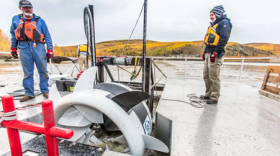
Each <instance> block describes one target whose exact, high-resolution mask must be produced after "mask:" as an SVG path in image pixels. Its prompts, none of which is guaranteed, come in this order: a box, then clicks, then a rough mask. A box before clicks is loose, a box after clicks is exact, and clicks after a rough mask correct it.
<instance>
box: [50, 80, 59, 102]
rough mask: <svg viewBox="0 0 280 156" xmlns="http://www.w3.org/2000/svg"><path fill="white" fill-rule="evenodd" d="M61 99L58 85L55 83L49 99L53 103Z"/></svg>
mask: <svg viewBox="0 0 280 156" xmlns="http://www.w3.org/2000/svg"><path fill="white" fill-rule="evenodd" d="M60 98H61V96H60V94H59V92H58V90H57V87H56V84H55V83H54V84H53V85H52V86H51V88H50V91H49V99H50V100H52V101H53V103H55V102H56V101H58V100H59V99H60Z"/></svg>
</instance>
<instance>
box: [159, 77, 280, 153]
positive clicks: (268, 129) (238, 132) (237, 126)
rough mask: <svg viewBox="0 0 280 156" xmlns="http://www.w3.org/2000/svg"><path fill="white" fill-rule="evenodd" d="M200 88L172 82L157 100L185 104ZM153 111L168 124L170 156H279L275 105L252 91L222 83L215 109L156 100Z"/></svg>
mask: <svg viewBox="0 0 280 156" xmlns="http://www.w3.org/2000/svg"><path fill="white" fill-rule="evenodd" d="M204 88H205V87H204V82H203V81H202V80H201V81H198V80H186V81H183V80H176V81H175V80H173V81H169V82H168V83H167V84H166V86H165V88H164V92H163V94H162V98H164V99H176V100H184V101H188V97H186V95H187V94H190V93H196V95H202V94H204ZM156 112H157V113H160V114H161V115H163V116H165V117H167V118H169V119H171V120H172V141H171V155H172V156H183V155H198V156H201V155H262V156H263V155H280V133H279V130H280V124H279V123H280V102H278V101H275V100H273V99H270V98H267V97H265V96H262V95H260V94H259V93H258V88H253V87H251V86H248V85H245V84H241V83H222V84H221V97H220V99H219V103H218V104H217V105H205V107H204V108H195V107H192V106H190V105H188V104H185V103H181V102H174V101H166V100H160V101H159V104H158V107H157V110H156Z"/></svg>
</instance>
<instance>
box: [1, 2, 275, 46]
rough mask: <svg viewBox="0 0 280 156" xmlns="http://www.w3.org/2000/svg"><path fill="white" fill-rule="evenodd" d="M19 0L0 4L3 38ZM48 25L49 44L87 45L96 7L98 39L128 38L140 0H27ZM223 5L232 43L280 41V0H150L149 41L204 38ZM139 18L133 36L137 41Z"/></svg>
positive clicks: (138, 37)
mask: <svg viewBox="0 0 280 156" xmlns="http://www.w3.org/2000/svg"><path fill="white" fill-rule="evenodd" d="M18 2H19V0H0V7H1V9H0V19H1V22H0V28H1V29H2V30H3V31H4V32H6V33H7V34H8V33H9V31H10V25H11V20H12V17H13V16H14V15H17V14H19V13H21V12H20V10H19V9H18ZM30 2H31V3H32V4H33V7H34V13H35V14H36V15H39V16H41V17H42V18H43V19H44V20H45V21H46V23H47V26H48V28H49V31H50V33H51V36H52V39H53V44H57V45H59V46H66V45H77V44H79V43H86V38H85V33H84V26H83V10H84V8H85V7H86V6H87V5H88V4H92V5H94V9H95V12H94V13H95V27H96V30H95V31H96V41H97V42H100V41H107V40H119V39H128V37H129V36H130V33H131V31H132V29H133V27H134V24H135V22H136V20H137V18H138V15H139V13H140V10H141V7H142V4H143V2H144V0H30ZM216 5H223V6H224V8H225V10H226V12H227V15H228V17H229V18H230V19H231V21H232V24H233V30H232V36H231V38H230V41H232V42H239V43H252V42H266V43H278V44H279V43H280V40H279V36H280V30H279V29H280V20H279V19H280V18H279V17H278V16H279V15H280V9H279V6H280V0H211V1H210V0H192V1H189V0H148V32H147V39H149V40H154V41H164V42H167V41H196V40H203V38H204V35H205V33H206V30H207V27H208V26H209V22H210V17H209V12H210V10H211V9H212V8H213V7H214V6H216ZM142 34H143V16H142V17H141V19H140V21H139V23H138V25H137V28H136V30H135V32H134V34H133V36H132V38H133V39H141V38H142V36H143V35H142Z"/></svg>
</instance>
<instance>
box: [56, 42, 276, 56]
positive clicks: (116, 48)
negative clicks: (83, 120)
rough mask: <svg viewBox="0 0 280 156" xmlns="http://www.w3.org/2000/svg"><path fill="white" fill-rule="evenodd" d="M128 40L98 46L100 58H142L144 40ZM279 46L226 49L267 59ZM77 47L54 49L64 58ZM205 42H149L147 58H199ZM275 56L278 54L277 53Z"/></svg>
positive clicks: (230, 46)
mask: <svg viewBox="0 0 280 156" xmlns="http://www.w3.org/2000/svg"><path fill="white" fill-rule="evenodd" d="M126 43H127V41H126V40H115V41H105V42H99V43H97V44H96V52H97V55H98V56H106V55H107V56H108V55H109V54H111V55H113V56H118V55H128V56H140V55H142V48H143V47H142V44H143V41H142V40H131V41H130V42H129V44H128V45H127V46H126V49H125V50H124V51H122V50H123V48H124V46H125V45H126ZM277 46H279V45H274V44H269V43H251V44H239V43H236V42H229V44H228V45H227V47H226V49H225V50H226V54H225V56H227V57H265V56H270V55H272V54H274V53H273V52H274V47H277ZM76 48H77V46H67V47H59V46H55V47H54V52H55V54H56V55H62V56H74V57H75V56H77V54H76V53H77V52H76ZM204 48H205V46H204V44H203V41H193V42H189V41H185V42H157V41H150V40H148V41H147V56H197V57H200V56H201V55H202V53H203V51H204ZM275 54H277V53H276V52H275Z"/></svg>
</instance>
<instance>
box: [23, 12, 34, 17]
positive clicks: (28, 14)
mask: <svg viewBox="0 0 280 156" xmlns="http://www.w3.org/2000/svg"><path fill="white" fill-rule="evenodd" d="M24 15H25V16H26V17H27V18H30V17H32V16H33V13H31V12H24Z"/></svg>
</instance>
